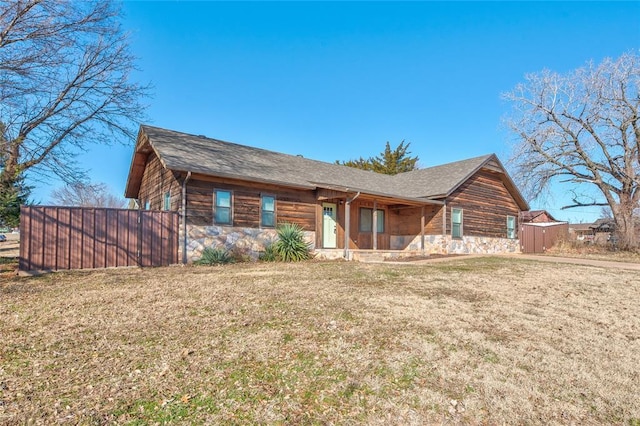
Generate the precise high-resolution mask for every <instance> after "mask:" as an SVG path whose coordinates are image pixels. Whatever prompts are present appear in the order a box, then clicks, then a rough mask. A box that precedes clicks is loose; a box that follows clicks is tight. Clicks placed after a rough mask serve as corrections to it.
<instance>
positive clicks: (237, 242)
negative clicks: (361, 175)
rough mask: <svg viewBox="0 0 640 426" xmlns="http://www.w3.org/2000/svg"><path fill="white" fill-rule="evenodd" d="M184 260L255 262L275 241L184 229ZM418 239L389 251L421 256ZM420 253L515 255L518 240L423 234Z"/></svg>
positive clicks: (235, 230)
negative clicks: (209, 253) (207, 256)
mask: <svg viewBox="0 0 640 426" xmlns="http://www.w3.org/2000/svg"><path fill="white" fill-rule="evenodd" d="M304 234H305V239H306V241H308V242H309V243H310V244H311V249H312V250H314V249H315V247H314V241H315V232H314V231H305V233H304ZM187 238H188V240H187V259H188V261H189V262H193V261H195V260H198V259H199V258H200V256H202V251H203V250H204V249H205V248H207V247H212V248H216V247H222V248H224V249H226V250H233V251H235V252H237V253H238V254H241V255H246V256H248V257H249V258H251V259H253V260H257V259H258V256H259V255H260V252H262V251H264V249H265V247H266V246H267V245H269V244H270V243H272V242H273V241H275V240H276V238H277V233H276V230H275V229H259V228H240V227H229V226H193V225H189V226H187ZM420 240H421V236H420V235H418V236H414V235H407V236H402V235H392V236H391V238H390V243H391V250H398V251H401V252H407V254H415V253H421V252H422V251H421V249H420ZM183 241H184V240H183V235H182V230H181V231H180V248H181V250H180V252H181V253H180V256H181V257H182V244H183ZM424 246H425V247H424V251H425V253H427V254H498V253H519V252H520V241H519V240H517V239H509V238H489V237H469V236H466V237H463V238H462V239H452V238H451V237H450V236H446V237H443V236H442V235H425V236H424ZM318 252H319V254H320V257H322V258H329V259H331V258H338V257H339V258H342V250H326V253H325V251H323V250H318Z"/></svg>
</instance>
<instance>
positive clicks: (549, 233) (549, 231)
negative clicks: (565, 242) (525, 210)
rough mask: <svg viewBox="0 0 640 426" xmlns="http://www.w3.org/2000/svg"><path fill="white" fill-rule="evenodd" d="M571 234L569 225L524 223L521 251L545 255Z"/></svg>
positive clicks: (521, 231)
mask: <svg viewBox="0 0 640 426" xmlns="http://www.w3.org/2000/svg"><path fill="white" fill-rule="evenodd" d="M568 234H569V224H567V223H564V222H559V223H553V224H551V223H523V224H522V225H520V235H519V238H520V251H522V252H523V253H544V252H545V251H547V250H548V249H550V248H551V247H552V246H553V245H554V244H555V243H556V242H557V241H558V240H559V239H561V238H566V237H567V235H568Z"/></svg>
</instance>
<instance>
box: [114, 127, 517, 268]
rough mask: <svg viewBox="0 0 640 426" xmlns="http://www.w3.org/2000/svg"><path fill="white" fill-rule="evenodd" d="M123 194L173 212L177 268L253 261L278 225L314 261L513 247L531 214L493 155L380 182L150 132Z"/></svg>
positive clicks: (340, 169) (291, 158)
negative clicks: (205, 261)
mask: <svg viewBox="0 0 640 426" xmlns="http://www.w3.org/2000/svg"><path fill="white" fill-rule="evenodd" d="M125 196H126V197H127V198H131V199H135V200H136V201H137V204H138V206H139V207H140V208H142V209H148V210H171V211H177V212H179V213H180V218H181V228H180V229H181V230H180V241H181V244H180V247H181V249H180V250H181V258H182V260H183V262H184V263H187V262H190V261H193V260H196V259H198V258H199V257H200V254H201V253H202V250H204V248H206V247H225V248H227V249H233V250H236V251H240V252H243V253H245V254H247V255H249V256H251V257H253V258H256V257H257V256H258V253H259V252H261V251H263V250H264V247H265V246H266V245H267V244H269V243H270V242H272V241H273V240H274V239H275V238H276V226H277V225H278V224H279V223H283V222H291V223H296V224H298V225H300V226H301V227H302V229H303V230H304V232H305V238H306V239H307V240H308V241H309V243H310V244H311V247H312V249H313V251H314V252H315V254H316V256H317V257H320V258H346V259H349V260H351V259H360V258H362V257H363V256H365V255H367V254H372V253H374V254H376V255H379V256H381V257H383V258H387V257H400V256H415V255H418V254H422V255H426V254H449V253H506V252H517V251H519V244H518V239H517V237H518V233H517V229H518V225H519V224H518V221H519V217H520V216H521V213H522V212H523V211H527V210H528V209H529V207H528V204H527V202H526V201H525V199H524V198H523V197H522V195H521V193H520V192H519V191H518V189H517V188H516V186H515V184H514V183H513V181H512V180H511V178H510V177H509V175H508V174H507V172H506V171H505V168H504V167H503V165H502V164H501V163H500V161H499V160H498V158H497V157H496V155H494V154H489V155H485V156H481V157H476V158H471V159H466V160H462V161H457V162H454V163H449V164H444V165H440V166H435V167H429V168H424V169H419V170H414V171H411V172H406V173H401V174H398V175H395V176H389V175H383V174H378V173H375V172H371V171H365V170H359V169H355V168H351V167H346V166H341V165H337V164H331V163H326V162H321V161H316V160H312V159H307V158H303V157H301V156H296V155H288V154H283V153H278V152H273V151H268V150H264V149H259V148H254V147H250V146H245V145H239V144H235V143H231V142H225V141H221V140H217V139H211V138H208V137H204V136H198V135H192V134H187V133H182V132H177V131H173V130H167V129H162V128H158V127H153V126H148V125H142V126H140V130H139V133H138V137H137V141H136V146H135V149H134V153H133V158H132V162H131V168H130V172H129V177H128V179H127V186H126V190H125Z"/></svg>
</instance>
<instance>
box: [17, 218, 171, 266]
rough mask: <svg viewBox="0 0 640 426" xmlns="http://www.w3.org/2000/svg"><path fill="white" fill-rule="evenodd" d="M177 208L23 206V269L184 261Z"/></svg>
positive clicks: (21, 226)
mask: <svg viewBox="0 0 640 426" xmlns="http://www.w3.org/2000/svg"><path fill="white" fill-rule="evenodd" d="M178 226H179V218H178V213H176V212H165V211H143V210H125V209H106V208H86V207H42V206H22V208H21V210H20V266H19V267H20V270H21V271H33V270H60V269H86V268H108V267H117V266H165V265H170V264H174V263H178Z"/></svg>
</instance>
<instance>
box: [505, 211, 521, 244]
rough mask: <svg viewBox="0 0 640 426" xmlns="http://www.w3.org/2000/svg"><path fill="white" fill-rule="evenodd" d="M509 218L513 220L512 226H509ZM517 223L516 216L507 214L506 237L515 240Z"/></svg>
mask: <svg viewBox="0 0 640 426" xmlns="http://www.w3.org/2000/svg"><path fill="white" fill-rule="evenodd" d="M509 219H511V220H512V221H513V228H509ZM517 228H518V224H517V223H516V217H515V216H512V215H507V238H508V239H510V240H515V239H516V238H518V232H517Z"/></svg>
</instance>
